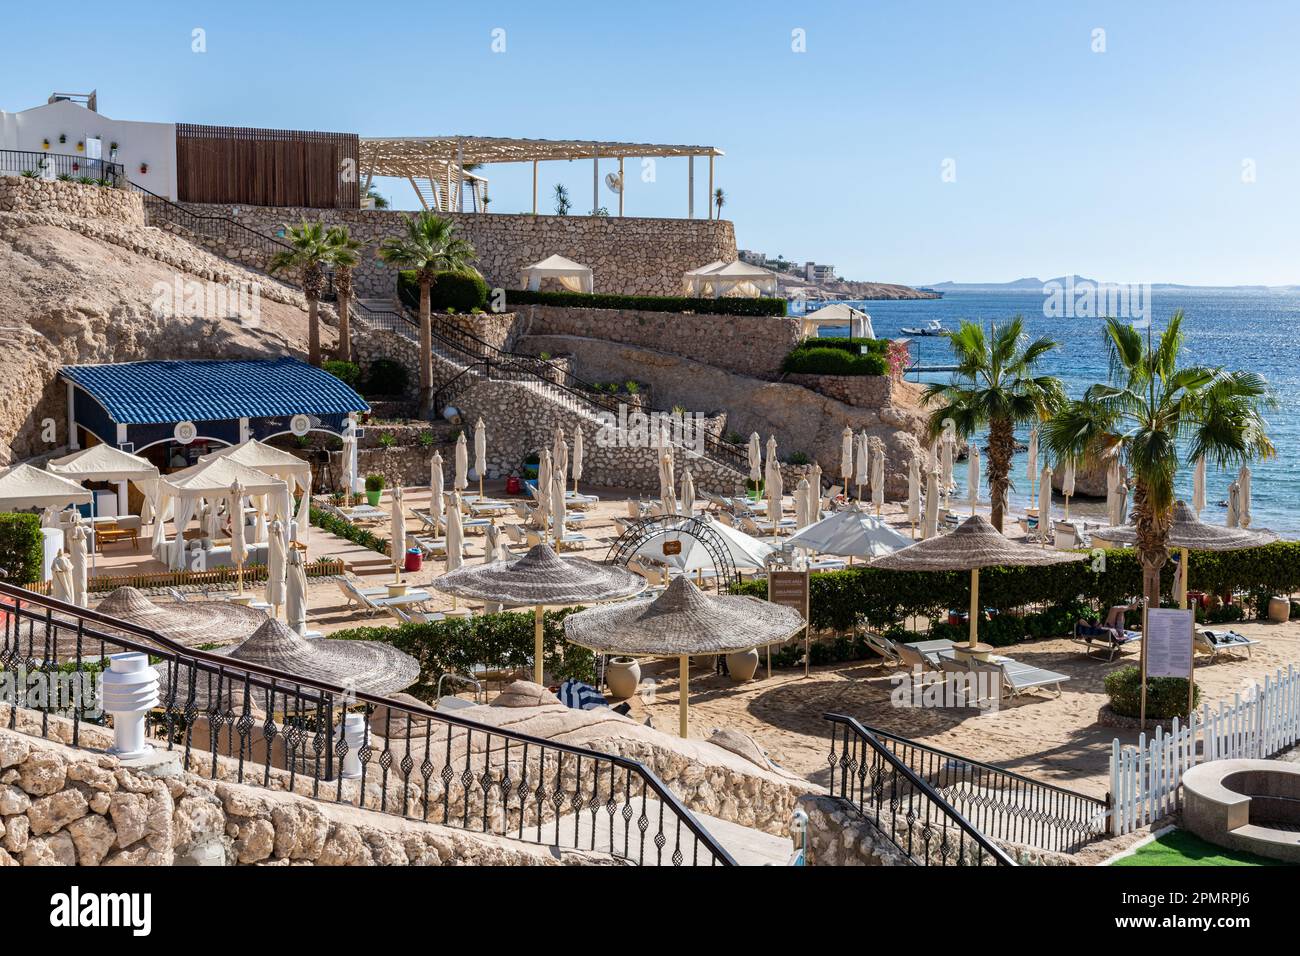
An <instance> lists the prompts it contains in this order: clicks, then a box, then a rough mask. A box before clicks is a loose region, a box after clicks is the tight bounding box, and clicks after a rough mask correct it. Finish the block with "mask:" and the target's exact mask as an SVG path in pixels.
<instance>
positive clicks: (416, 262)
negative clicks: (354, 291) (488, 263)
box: [379, 212, 474, 417]
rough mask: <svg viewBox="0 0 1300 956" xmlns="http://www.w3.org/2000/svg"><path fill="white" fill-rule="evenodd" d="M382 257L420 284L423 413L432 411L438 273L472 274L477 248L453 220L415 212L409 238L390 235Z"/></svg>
mask: <svg viewBox="0 0 1300 956" xmlns="http://www.w3.org/2000/svg"><path fill="white" fill-rule="evenodd" d="M379 258H380V259H382V260H383V261H384V262H386V263H387V264H388V265H390V266H394V267H396V268H398V269H414V270H415V277H416V280H417V281H418V282H419V283H420V414H421V415H422V416H425V417H427V416H428V415H429V414H430V413H431V412H432V411H433V409H432V408H431V407H430V406H431V405H432V404H433V318H432V310H431V308H430V304H429V295H430V292H431V290H432V289H433V284H434V282H436V281H437V277H438V273H439V272H470V271H473V267H472V266H471V265H470V263H472V262H473V261H474V247H473V246H471V245H470V244H469V243H468V242H466V241H465V240H464V239H462V238H460V237H459V236H457V235H456V226H455V225H454V224H453V223H452V221H451V220H450V219H444V218H443V217H442V216H438V215H435V214H434V213H431V212H421V213H416V214H415V215H414V216H412V217H411V219H410V221H409V222H407V224H406V235H404V236H390V237H388V238H387V239H385V240H384V241H383V242H381V243H380V244H379Z"/></svg>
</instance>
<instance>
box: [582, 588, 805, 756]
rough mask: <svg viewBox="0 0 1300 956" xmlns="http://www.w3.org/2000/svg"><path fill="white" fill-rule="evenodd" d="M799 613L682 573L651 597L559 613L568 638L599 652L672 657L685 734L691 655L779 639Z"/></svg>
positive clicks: (795, 625) (798, 621) (799, 619)
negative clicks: (704, 585)
mask: <svg viewBox="0 0 1300 956" xmlns="http://www.w3.org/2000/svg"><path fill="white" fill-rule="evenodd" d="M804 625H805V622H804V619H803V616H802V615H801V614H800V613H799V612H798V611H796V610H795V609H794V608H788V607H783V606H781V605H779V604H772V603H770V602H768V601H761V600H759V599H758V598H753V597H740V596H736V595H730V594H719V595H712V594H704V593H702V592H701V591H700V589H699V588H697V587H696V586H695V585H694V584H693V583H692V582H691V580H690V579H689V578H687V577H686V576H685V575H683V576H681V577H679V578H677V579H676V580H674V581H673V583H672V584H670V585H668V587H667V588H666V589H665V590H664V592H663V594H661V595H659V597H657V598H655V599H654V600H653V601H646V600H642V601H631V602H628V603H624V604H615V605H612V606H610V607H594V608H589V609H588V610H585V611H580V612H579V613H577V614H570V615H569V616H568V617H567V618H565V619H564V634H565V637H567V638H568V639H569V642H570V643H572V644H577V645H578V646H579V647H586V648H589V649H590V650H593V651H597V652H599V653H603V654H623V655H628V656H640V657H675V658H677V660H678V668H679V673H680V675H681V690H680V694H681V703H680V705H679V713H680V732H681V735H682V736H683V737H687V736H689V733H688V731H689V710H688V698H689V694H690V672H689V668H690V661H691V656H692V655H694V654H730V653H734V652H736V651H748V650H749V649H750V648H754V647H764V646H766V645H769V644H779V643H782V642H784V641H787V640H789V639H790V638H791V637H793V636H794V635H796V634H798V633H799V632H800V631H801V630H803V628H804Z"/></svg>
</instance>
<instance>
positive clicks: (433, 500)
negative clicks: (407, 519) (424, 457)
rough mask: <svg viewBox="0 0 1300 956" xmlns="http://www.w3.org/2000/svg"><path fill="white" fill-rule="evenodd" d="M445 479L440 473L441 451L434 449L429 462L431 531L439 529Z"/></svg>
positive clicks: (437, 531) (445, 486) (438, 530)
mask: <svg viewBox="0 0 1300 956" xmlns="http://www.w3.org/2000/svg"><path fill="white" fill-rule="evenodd" d="M446 488H447V485H446V479H445V478H444V477H443V474H442V452H440V451H435V452H434V453H433V460H432V461H431V462H429V517H431V518H432V519H433V533H434V534H435V535H436V534H438V533H439V532H440V531H441V525H442V509H443V500H442V499H443V492H444V491H446Z"/></svg>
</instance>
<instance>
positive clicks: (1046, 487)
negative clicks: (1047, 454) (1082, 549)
mask: <svg viewBox="0 0 1300 956" xmlns="http://www.w3.org/2000/svg"><path fill="white" fill-rule="evenodd" d="M1051 530H1052V467H1051V465H1044V466H1043V470H1042V472H1041V474H1039V476H1038V539H1039V540H1040V541H1042V542H1043V544H1046V543H1047V536H1048V533H1049V532H1050V531H1051Z"/></svg>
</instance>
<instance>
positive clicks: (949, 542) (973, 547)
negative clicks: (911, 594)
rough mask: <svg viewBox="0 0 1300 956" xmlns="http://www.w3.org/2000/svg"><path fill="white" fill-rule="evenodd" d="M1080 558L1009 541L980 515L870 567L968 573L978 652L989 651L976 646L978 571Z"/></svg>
mask: <svg viewBox="0 0 1300 956" xmlns="http://www.w3.org/2000/svg"><path fill="white" fill-rule="evenodd" d="M1083 557H1084V555H1083V554H1081V553H1077V552H1072V551H1049V550H1045V549H1043V548H1036V547H1034V546H1033V545H1028V544H1023V543H1022V542H1019V541H1012V540H1011V539H1010V538H1008V537H1006V536H1005V535H1002V534H999V533H998V531H997V529H996V528H994V527H993V525H991V524H989V521H988V519H987V518H985V517H984V516H983V515H971V516H970V517H969V518H967V519H966V520H965V521H963V522H962V523H961V524H960V525H959V526H958V527H957V529H956V530H955V531H953V532H952V533H951V534H945V535H940V536H938V537H931V538H927V539H926V540H925V541H918V542H916V543H915V544H912V545H909V546H908V547H906V548H903V549H902V550H901V551H895V552H894V553H893V554H887V555H885V556H884V557H882V558H876V559H875V560H874V561H872V562H871V567H873V568H886V569H889V570H891V571H970V586H971V597H970V637H969V646H970V647H971V648H973V649H977V650H985V649H987V650H991V648H984V647H983V645H980V643H979V617H980V610H979V608H980V605H979V581H980V578H979V573H980V568H990V567H997V566H999V565H1007V566H1016V567H1045V566H1047V565H1052V564H1064V563H1066V562H1068V561H1081V560H1083Z"/></svg>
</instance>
